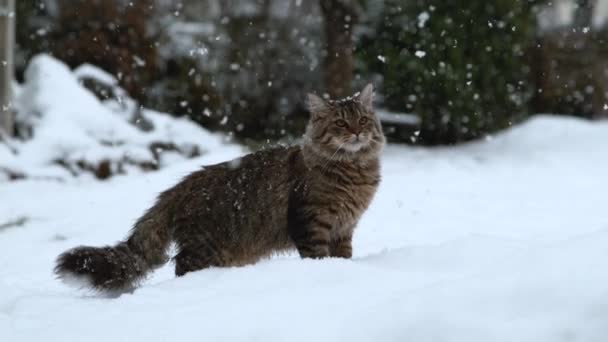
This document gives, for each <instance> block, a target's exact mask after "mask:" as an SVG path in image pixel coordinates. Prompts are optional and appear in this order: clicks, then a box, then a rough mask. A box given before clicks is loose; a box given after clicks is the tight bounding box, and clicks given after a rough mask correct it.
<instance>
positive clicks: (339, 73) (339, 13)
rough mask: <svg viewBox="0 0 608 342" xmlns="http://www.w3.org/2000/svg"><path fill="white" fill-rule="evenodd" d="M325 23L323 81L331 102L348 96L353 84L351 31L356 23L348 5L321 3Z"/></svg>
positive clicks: (331, 0)
mask: <svg viewBox="0 0 608 342" xmlns="http://www.w3.org/2000/svg"><path fill="white" fill-rule="evenodd" d="M321 12H322V13H323V18H324V21H325V50H324V51H323V54H324V56H323V80H324V82H325V89H326V91H327V93H329V95H330V96H331V97H332V98H342V97H345V96H348V95H350V94H351V83H352V80H353V43H352V28H353V25H355V23H356V21H357V16H356V10H355V8H354V5H352V4H351V1H347V0H321Z"/></svg>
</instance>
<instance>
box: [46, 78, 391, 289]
mask: <svg viewBox="0 0 608 342" xmlns="http://www.w3.org/2000/svg"><path fill="white" fill-rule="evenodd" d="M372 97H373V87H372V85H371V84H369V85H367V86H366V87H365V88H364V89H363V90H362V91H361V92H360V93H358V94H355V95H354V96H352V97H349V98H346V99H343V100H337V101H332V100H324V99H322V98H320V97H318V96H316V95H314V94H308V96H307V99H306V103H307V107H308V109H309V111H310V113H311V117H310V120H309V123H308V126H307V128H306V133H305V134H304V137H303V140H302V143H301V144H300V145H298V146H293V147H280V148H273V149H268V150H265V151H260V152H256V153H253V154H249V155H246V156H244V157H242V158H239V159H236V160H233V161H229V162H225V163H221V164H217V165H212V166H206V167H204V168H203V169H201V170H199V171H196V172H194V173H192V174H190V175H188V176H186V177H185V178H184V179H183V180H182V181H181V182H179V183H178V184H177V185H175V186H174V187H172V188H170V189H168V190H166V191H164V192H163V193H161V194H160V195H159V196H158V199H157V201H156V203H155V204H154V205H153V206H152V207H151V208H150V209H148V211H146V212H145V213H144V215H143V216H141V217H140V218H139V219H138V220H137V222H136V223H135V226H134V228H133V229H132V231H131V234H130V235H129V236H128V238H127V239H126V240H125V241H122V242H119V243H118V244H117V245H115V246H106V247H86V246H81V247H76V248H74V249H71V250H68V251H67V252H65V253H63V254H61V255H60V256H59V258H58V260H57V266H56V268H55V272H56V274H57V275H58V276H59V278H63V279H67V278H75V279H78V280H80V281H84V282H85V284H87V285H88V286H90V287H92V288H93V289H97V290H102V291H118V292H124V291H129V290H132V289H133V288H134V287H135V286H136V285H137V283H138V282H139V281H140V280H141V279H143V278H144V277H145V275H146V274H147V273H148V272H150V271H151V270H153V269H155V268H157V267H159V266H161V265H162V264H164V263H165V262H167V261H168V257H167V249H168V247H169V244H170V243H171V241H174V242H175V244H176V247H177V254H176V255H175V257H174V261H175V274H176V275H177V276H181V275H184V274H186V273H187V272H192V271H196V270H200V269H204V268H206V267H213V266H215V267H229V266H240V265H246V264H251V263H255V262H256V261H258V260H260V259H261V258H264V257H267V256H270V255H272V254H273V253H275V252H280V251H285V250H289V249H292V248H294V247H295V248H296V249H297V251H298V252H299V254H300V256H301V257H303V258H324V257H340V258H350V257H351V255H352V246H351V240H352V236H353V230H354V228H355V226H356V225H357V221H359V218H360V217H361V215H362V214H363V212H364V211H365V210H366V208H367V207H368V205H369V204H370V201H371V200H372V197H373V196H374V193H375V192H376V189H377V187H378V183H379V181H380V161H379V154H380V151H381V149H382V147H383V145H384V141H385V139H384V135H383V134H382V129H381V126H380V121H379V120H378V117H377V116H376V115H375V113H374V111H373V109H372Z"/></svg>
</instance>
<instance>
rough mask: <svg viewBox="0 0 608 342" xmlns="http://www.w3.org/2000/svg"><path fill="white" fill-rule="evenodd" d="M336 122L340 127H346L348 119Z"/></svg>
mask: <svg viewBox="0 0 608 342" xmlns="http://www.w3.org/2000/svg"><path fill="white" fill-rule="evenodd" d="M335 124H336V126H338V127H346V121H344V120H342V119H339V120H336V122H335Z"/></svg>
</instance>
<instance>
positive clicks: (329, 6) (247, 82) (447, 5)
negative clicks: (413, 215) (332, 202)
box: [3, 0, 608, 145]
mask: <svg viewBox="0 0 608 342" xmlns="http://www.w3.org/2000/svg"><path fill="white" fill-rule="evenodd" d="M3 1H7V0H3ZM607 19H608V1H606V0H553V1H548V0H493V1H468V0H454V1H446V0H385V1H371V0H319V1H304V0H241V1H221V0H181V1H172V0H69V1H68V0H18V1H17V2H16V31H15V37H16V41H15V47H14V64H15V74H16V79H17V80H18V81H19V82H23V80H24V71H25V69H26V67H27V65H28V63H29V60H30V59H31V58H32V57H33V56H35V55H36V54H39V53H46V54H50V55H52V56H54V57H55V58H57V59H59V60H61V61H63V62H64V63H66V64H67V65H69V66H70V67H72V68H75V67H77V66H80V65H82V64H85V63H89V64H92V65H95V66H97V67H100V68H102V69H103V70H105V71H107V72H108V73H110V74H112V75H114V76H115V77H116V78H117V79H118V81H119V84H120V87H121V88H122V89H124V90H125V91H126V93H127V94H128V96H130V97H131V98H133V99H134V100H136V101H137V103H138V104H139V105H141V106H143V107H146V108H151V109H155V110H158V111H162V112H167V113H172V114H173V115H176V116H188V117H190V118H191V119H192V120H194V121H195V122H197V123H200V124H201V125H203V126H204V127H206V128H209V129H211V130H220V131H225V132H227V133H228V134H230V135H231V136H234V137H235V138H237V139H239V141H241V142H245V143H250V144H257V143H259V142H260V141H265V140H266V139H270V140H277V139H286V140H289V139H291V138H294V137H297V136H299V135H300V134H301V132H302V128H303V125H304V123H305V122H306V119H307V113H306V111H305V108H304V107H303V104H302V98H303V96H304V94H305V93H306V92H308V91H314V92H317V93H322V94H327V95H328V96H331V97H343V96H346V95H349V94H352V93H353V92H354V91H356V90H357V89H359V88H360V87H362V86H363V85H364V84H365V83H367V82H373V83H374V84H375V85H376V88H377V97H376V99H377V105H378V107H379V108H381V109H382V110H381V113H380V114H381V115H382V118H383V121H384V125H385V128H386V131H387V134H388V135H389V136H390V138H391V140H392V141H397V142H404V143H416V144H425V145H438V144H453V143H458V142H462V141H467V140H471V139H475V138H480V137H484V136H486V135H488V134H491V133H493V132H495V131H497V130H499V129H502V128H506V127H508V126H510V125H512V124H514V123H517V122H519V121H521V120H522V119H524V118H526V117H527V116H529V115H531V114H532V113H555V114H563V115H574V116H580V117H584V118H589V119H600V118H604V117H606V116H608V105H607V104H606V103H608V58H607V57H608V48H607V46H606V44H605V40H606V39H608V26H607V24H606V23H607ZM89 83H90V84H87V87H89V88H91V89H92V90H94V91H95V92H96V94H98V96H99V97H100V98H104V97H109V96H112V94H111V92H107V91H106V92H104V91H103V89H99V88H100V86H99V85H96V84H95V82H89ZM17 129H18V128H17ZM15 133H16V134H20V132H15Z"/></svg>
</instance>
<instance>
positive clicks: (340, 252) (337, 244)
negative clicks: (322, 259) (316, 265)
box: [329, 234, 353, 259]
mask: <svg viewBox="0 0 608 342" xmlns="http://www.w3.org/2000/svg"><path fill="white" fill-rule="evenodd" d="M352 241H353V236H352V234H347V235H343V236H338V237H335V238H333V239H332V240H331V242H330V244H329V255H330V256H332V257H336V258H345V259H350V258H351V257H352V256H353V245H352Z"/></svg>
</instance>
